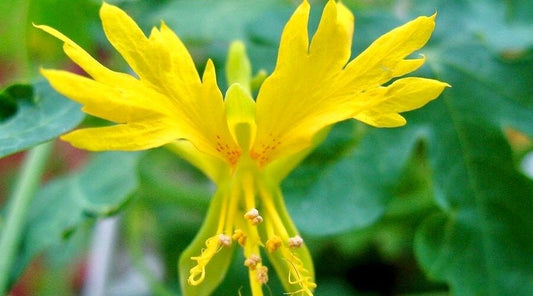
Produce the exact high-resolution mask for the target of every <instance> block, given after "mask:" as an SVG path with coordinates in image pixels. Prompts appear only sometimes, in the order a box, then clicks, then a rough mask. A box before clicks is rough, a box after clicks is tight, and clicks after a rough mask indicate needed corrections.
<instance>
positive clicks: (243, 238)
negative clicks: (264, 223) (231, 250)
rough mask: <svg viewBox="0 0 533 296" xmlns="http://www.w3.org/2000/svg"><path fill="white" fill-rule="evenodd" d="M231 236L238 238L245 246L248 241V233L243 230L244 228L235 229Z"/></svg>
mask: <svg viewBox="0 0 533 296" xmlns="http://www.w3.org/2000/svg"><path fill="white" fill-rule="evenodd" d="M231 238H233V239H234V240H236V241H237V242H238V243H239V245H241V246H243V247H244V244H245V243H246V234H245V233H244V231H242V229H235V232H234V233H233V235H232V236H231Z"/></svg>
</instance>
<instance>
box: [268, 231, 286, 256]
mask: <svg viewBox="0 0 533 296" xmlns="http://www.w3.org/2000/svg"><path fill="white" fill-rule="evenodd" d="M282 243H283V242H282V241H281V238H280V237H279V236H277V235H275V236H273V237H271V238H269V239H268V240H267V241H266V249H267V250H268V252H269V253H274V252H276V251H277V250H278V249H279V247H281V245H282Z"/></svg>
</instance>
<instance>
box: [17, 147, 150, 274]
mask: <svg viewBox="0 0 533 296" xmlns="http://www.w3.org/2000/svg"><path fill="white" fill-rule="evenodd" d="M139 155H140V154H139V153H131V152H130V153H124V152H105V153H101V154H97V155H96V156H95V157H94V158H93V159H92V160H91V161H90V163H89V164H88V165H87V166H86V167H85V168H84V169H83V170H82V171H80V172H77V173H75V174H71V175H68V176H65V177H62V178H59V179H57V180H54V181H51V182H49V183H48V184H47V185H46V186H45V187H43V188H42V189H41V190H40V191H39V192H38V193H37V195H36V197H35V201H34V203H33V204H32V205H31V208H30V210H29V212H28V219H27V220H28V222H27V225H26V230H25V232H24V233H25V235H24V237H23V241H22V245H21V248H20V263H19V265H18V267H19V268H21V269H22V268H24V267H25V266H26V265H27V263H28V262H29V260H31V259H32V258H33V257H34V256H35V255H37V254H39V253H40V252H42V251H44V250H45V249H47V248H49V247H51V246H54V245H56V244H58V243H60V242H61V241H63V240H64V239H66V238H68V237H69V236H70V235H71V234H72V233H73V232H75V231H76V230H77V229H78V228H80V227H82V226H84V225H86V224H87V223H93V222H94V221H95V220H96V219H97V218H100V217H106V216H109V215H113V214H115V213H117V212H118V211H119V210H121V208H122V207H123V206H124V205H125V204H126V202H127V201H128V200H129V198H130V197H131V194H132V193H133V191H134V190H135V189H136V187H137V185H138V181H137V174H136V165H137V160H138V158H139ZM19 271H20V270H19Z"/></svg>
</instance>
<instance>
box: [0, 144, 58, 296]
mask: <svg viewBox="0 0 533 296" xmlns="http://www.w3.org/2000/svg"><path fill="white" fill-rule="evenodd" d="M52 146H53V142H47V143H44V144H41V145H39V146H36V147H34V148H32V149H31V150H30V151H29V153H28V154H27V156H26V159H25V160H24V163H23V166H22V169H21V172H20V176H19V179H18V181H17V184H16V185H15V190H14V192H13V195H12V196H11V197H10V199H9V203H8V209H7V214H6V215H7V217H6V221H5V224H3V227H2V228H1V230H2V231H1V233H0V250H1V252H2V255H1V256H0V295H4V294H5V293H7V289H8V286H9V278H10V275H11V269H12V266H13V263H14V261H15V257H16V255H17V254H16V250H17V247H18V245H19V243H20V237H21V232H22V229H23V227H24V224H25V220H26V219H25V218H26V213H27V211H28V207H29V205H30V204H31V202H32V200H33V196H34V195H35V191H36V190H37V188H38V187H39V184H40V181H41V177H42V175H43V172H44V168H45V164H46V161H47V159H48V156H49V155H50V152H51V150H52Z"/></svg>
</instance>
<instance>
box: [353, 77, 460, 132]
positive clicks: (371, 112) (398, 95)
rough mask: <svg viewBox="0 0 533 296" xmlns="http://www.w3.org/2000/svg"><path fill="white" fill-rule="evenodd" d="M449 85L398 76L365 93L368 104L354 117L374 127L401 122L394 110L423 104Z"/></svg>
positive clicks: (394, 125) (400, 117) (400, 110)
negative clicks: (384, 85)
mask: <svg viewBox="0 0 533 296" xmlns="http://www.w3.org/2000/svg"><path fill="white" fill-rule="evenodd" d="M449 86H450V85H449V84H447V83H444V82H440V81H438V80H433V79H426V78H419V77H408V78H402V79H398V80H396V81H395V82H394V83H392V84H391V85H389V86H387V87H380V88H376V89H374V90H372V91H370V92H368V93H367V94H365V98H366V99H367V100H368V102H369V104H370V105H372V106H371V107H369V108H367V109H365V110H363V111H362V112H360V113H358V114H356V115H355V116H354V118H355V119H357V120H360V121H362V122H365V123H367V124H370V125H373V126H376V127H397V126H402V125H404V124H405V119H404V118H403V117H402V116H400V115H399V114H398V113H400V112H406V111H411V110H414V109H417V108H420V107H422V106H424V105H425V104H426V103H428V102H429V101H431V100H433V99H435V98H437V97H438V96H439V95H440V94H441V93H442V91H443V90H444V88H445V87H449Z"/></svg>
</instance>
